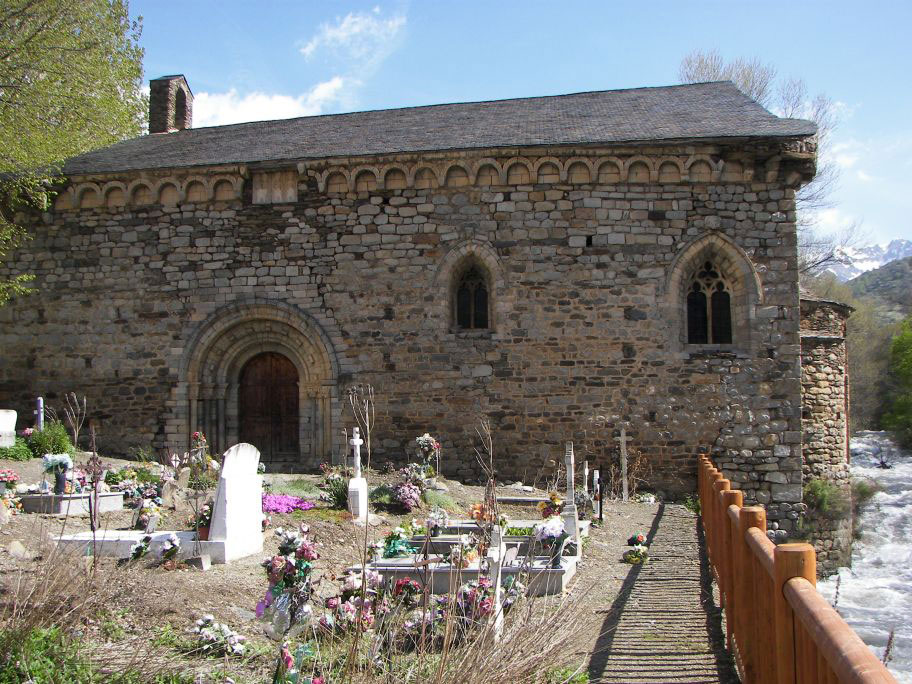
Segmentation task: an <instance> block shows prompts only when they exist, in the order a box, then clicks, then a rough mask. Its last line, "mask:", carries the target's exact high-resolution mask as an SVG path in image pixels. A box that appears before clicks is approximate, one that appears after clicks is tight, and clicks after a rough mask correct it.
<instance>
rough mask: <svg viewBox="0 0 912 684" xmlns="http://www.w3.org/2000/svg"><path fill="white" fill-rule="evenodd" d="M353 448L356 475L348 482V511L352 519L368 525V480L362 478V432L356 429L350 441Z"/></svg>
mask: <svg viewBox="0 0 912 684" xmlns="http://www.w3.org/2000/svg"><path fill="white" fill-rule="evenodd" d="M348 443H349V445H350V446H351V448H352V461H353V462H354V471H355V475H354V477H353V478H352V479H350V480H349V481H348V511H349V512H350V513H351V514H352V519H353V520H354V521H355V522H358V523H364V524H367V518H368V510H367V480H365V479H364V478H363V477H362V476H361V445H362V444H364V440H363V439H361V430H360V429H358V428H354V429H353V430H352V438H351V439H350V440H348Z"/></svg>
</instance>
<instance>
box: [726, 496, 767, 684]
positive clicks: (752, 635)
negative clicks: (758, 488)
mask: <svg viewBox="0 0 912 684" xmlns="http://www.w3.org/2000/svg"><path fill="white" fill-rule="evenodd" d="M751 527H756V528H757V529H759V530H760V531H761V532H763V534H766V510H765V509H764V508H763V507H762V506H746V507H744V508H742V509H741V510H740V511H738V530H737V536H738V543H737V544H736V545H735V553H737V554H738V561H737V565H738V572H736V573H735V584H736V585H737V586H736V587H735V595H736V596H737V599H736V603H737V605H738V606H739V610H738V614H737V615H736V617H735V640H736V641H737V644H738V650H739V651H740V653H741V664H742V666H743V667H744V680H745V681H746V682H749V683H750V684H753V683H754V682H757V681H760V680H761V679H760V677H759V675H758V673H759V672H760V669H761V668H767V667H769V663H770V662H771V656H772V645H769V647H767V646H766V644H767V643H768V641H767V639H766V637H769V634H764V633H763V632H765V630H760V629H758V626H759V624H760V620H759V615H758V614H757V613H758V611H761V610H769V606H768V605H766V604H765V603H764V602H763V597H762V596H760V595H758V593H757V592H756V591H755V589H754V587H755V583H756V582H757V578H755V577H754V572H755V568H756V565H757V563H756V562H755V561H754V558H753V552H752V551H751V548H750V547H749V546H748V545H747V531H748V530H749V529H750V528H751ZM761 571H762V569H761ZM759 579H763V578H762V577H761V578H759ZM767 648H768V650H767Z"/></svg>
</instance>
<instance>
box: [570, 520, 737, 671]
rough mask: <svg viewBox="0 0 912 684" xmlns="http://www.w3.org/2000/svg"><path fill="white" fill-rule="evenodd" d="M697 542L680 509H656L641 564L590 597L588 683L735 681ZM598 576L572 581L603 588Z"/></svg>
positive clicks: (589, 571)
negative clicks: (597, 599)
mask: <svg viewBox="0 0 912 684" xmlns="http://www.w3.org/2000/svg"><path fill="white" fill-rule="evenodd" d="M597 534H598V533H597ZM701 536H702V535H701V534H700V532H699V529H698V524H697V520H696V517H695V516H694V515H693V514H692V513H691V512H690V511H688V510H687V509H685V508H684V507H683V506H679V505H671V504H668V505H660V506H658V508H657V511H656V514H655V518H654V519H653V521H652V526H651V529H650V530H649V531H648V537H649V540H650V547H649V554H650V560H649V562H647V563H646V564H645V565H642V566H629V567H630V569H629V570H628V572H627V575H626V577H625V579H624V581H623V585H622V587H621V589H620V591H619V592H616V591H613V590H608V591H597V592H590V596H593V595H600V596H602V597H604V598H603V601H602V603H603V605H602V606H596V605H593V606H592V607H593V609H594V611H595V613H596V614H598V615H600V617H601V618H602V620H601V622H600V623H599V624H597V625H594V627H595V629H596V630H597V631H594V632H593V631H592V630H591V629H590V630H589V634H590V637H591V638H592V640H593V641H594V643H593V644H592V647H591V649H590V656H589V662H588V668H589V676H590V680H591V681H592V682H606V683H607V682H624V683H626V682H644V683H655V684H661V683H663V682H688V683H703V682H707V683H708V682H723V683H725V684H728V683H729V682H737V681H738V677H737V675H736V673H735V670H734V668H733V666H732V663H731V659H730V657H729V656H728V654H727V653H726V652H725V650H724V635H723V632H722V624H721V619H720V618H721V616H720V611H719V609H718V607H717V606H716V605H715V603H714V601H713V598H712V586H711V584H710V582H709V575H708V569H707V567H706V565H705V562H704V561H703V560H702V558H703V556H702V538H701ZM597 541H598V538H597V537H596V539H595V540H594V543H597ZM603 574H604V568H602V567H600V566H599V565H598V564H593V563H589V564H587V565H586V566H585V567H584V568H583V570H582V572H581V574H580V577H579V578H578V580H577V581H578V582H580V583H581V584H582V585H584V586H585V585H586V584H588V583H590V582H593V581H595V582H596V584H597V585H598V583H599V582H601V583H602V584H603V585H604V584H605V583H606V582H607V583H608V584H610V578H607V580H600V579H599V577H600V575H603ZM606 588H609V587H606ZM609 589H610V588H609Z"/></svg>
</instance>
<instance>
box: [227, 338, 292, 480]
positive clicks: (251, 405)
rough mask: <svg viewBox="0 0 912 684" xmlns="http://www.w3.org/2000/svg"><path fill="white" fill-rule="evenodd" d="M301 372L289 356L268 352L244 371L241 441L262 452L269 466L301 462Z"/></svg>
mask: <svg viewBox="0 0 912 684" xmlns="http://www.w3.org/2000/svg"><path fill="white" fill-rule="evenodd" d="M298 402H299V397H298V370H297V368H295V367H294V364H293V363H292V362H291V361H289V360H288V359H287V358H286V357H284V356H282V355H281V354H276V353H275V352H264V353H262V354H258V355H256V356H254V357H253V358H252V359H250V360H249V361H248V362H247V363H246V364H245V365H244V368H243V370H241V382H240V387H239V396H238V408H239V409H240V411H239V414H240V415H239V416H238V418H239V419H240V421H239V422H240V426H239V427H240V438H241V441H242V442H249V443H250V444H253V445H254V446H255V447H256V448H257V449H259V450H260V459H261V460H262V461H264V462H267V463H295V462H297V461H298V460H299V459H300V446H299V430H300V425H299V421H300V412H299V407H298Z"/></svg>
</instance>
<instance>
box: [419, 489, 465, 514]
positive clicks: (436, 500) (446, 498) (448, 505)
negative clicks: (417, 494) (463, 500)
mask: <svg viewBox="0 0 912 684" xmlns="http://www.w3.org/2000/svg"><path fill="white" fill-rule="evenodd" d="M421 498H422V500H423V501H424V503H426V504H427V505H428V506H431V507H433V506H439V507H440V508H442V509H443V510H445V511H446V512H447V513H455V512H456V511H458V510H459V504H457V503H456V500H455V499H453V497H452V496H450V495H449V494H445V493H444V492H438V491H437V490H435V489H425V490H424V492H422V494H421Z"/></svg>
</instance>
